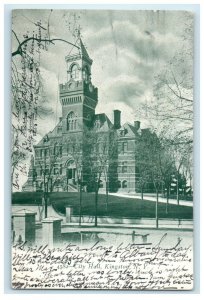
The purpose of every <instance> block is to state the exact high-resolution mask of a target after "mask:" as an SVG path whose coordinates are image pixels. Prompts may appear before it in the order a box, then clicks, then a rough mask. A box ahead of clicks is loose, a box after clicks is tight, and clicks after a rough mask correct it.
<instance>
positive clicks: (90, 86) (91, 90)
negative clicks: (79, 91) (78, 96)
mask: <svg viewBox="0 0 204 300" xmlns="http://www.w3.org/2000/svg"><path fill="white" fill-rule="evenodd" d="M89 91H90V92H93V85H92V84H91V83H89Z"/></svg>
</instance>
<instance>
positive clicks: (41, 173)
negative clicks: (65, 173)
mask: <svg viewBox="0 0 204 300" xmlns="http://www.w3.org/2000/svg"><path fill="white" fill-rule="evenodd" d="M42 175H43V169H42V167H40V176H42Z"/></svg>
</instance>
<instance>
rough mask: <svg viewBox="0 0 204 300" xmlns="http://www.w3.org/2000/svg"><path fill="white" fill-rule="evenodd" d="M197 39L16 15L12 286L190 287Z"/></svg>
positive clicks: (160, 29)
mask: <svg viewBox="0 0 204 300" xmlns="http://www.w3.org/2000/svg"><path fill="white" fill-rule="evenodd" d="M193 32H194V15H193V13H192V12H191V11H181V10H180V11H168V10H154V11H153V10H53V9H46V10H41V9H26V10H24V9H18V10H13V12H12V32H11V37H12V72H11V76H12V78H11V91H12V93H11V95H12V99H11V101H12V112H11V113H12V116H11V122H12V132H11V134H12V146H11V161H12V166H11V167H12V168H11V178H12V215H11V222H12V232H11V247H12V259H11V261H12V265H11V269H12V276H11V277H12V278H11V285H12V288H13V289H77V290H83V289H89V290H178V291H180V290H192V289H193V286H194V284H193V169H192V168H193V47H194V46H193Z"/></svg>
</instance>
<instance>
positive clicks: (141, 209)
mask: <svg viewBox="0 0 204 300" xmlns="http://www.w3.org/2000/svg"><path fill="white" fill-rule="evenodd" d="M143 200H144V188H143V185H142V186H141V206H140V216H141V217H142V211H143Z"/></svg>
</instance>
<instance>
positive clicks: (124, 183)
mask: <svg viewBox="0 0 204 300" xmlns="http://www.w3.org/2000/svg"><path fill="white" fill-rule="evenodd" d="M103 187H104V185H103V181H102V180H100V182H99V188H103ZM127 187H128V182H127V180H123V181H120V180H118V188H123V189H125V188H127Z"/></svg>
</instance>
